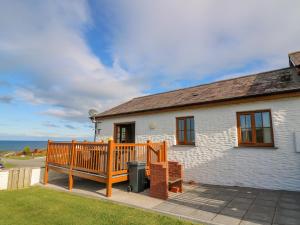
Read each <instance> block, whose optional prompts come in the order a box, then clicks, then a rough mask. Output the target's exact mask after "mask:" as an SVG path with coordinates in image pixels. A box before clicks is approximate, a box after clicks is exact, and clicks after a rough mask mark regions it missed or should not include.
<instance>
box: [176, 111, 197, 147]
mask: <svg viewBox="0 0 300 225" xmlns="http://www.w3.org/2000/svg"><path fill="white" fill-rule="evenodd" d="M176 136H177V144H179V145H193V144H195V131H194V117H180V118H176Z"/></svg>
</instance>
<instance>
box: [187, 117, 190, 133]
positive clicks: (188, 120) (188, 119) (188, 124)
mask: <svg viewBox="0 0 300 225" xmlns="http://www.w3.org/2000/svg"><path fill="white" fill-rule="evenodd" d="M190 127H191V119H190V118H187V119H186V129H187V130H189V129H190Z"/></svg>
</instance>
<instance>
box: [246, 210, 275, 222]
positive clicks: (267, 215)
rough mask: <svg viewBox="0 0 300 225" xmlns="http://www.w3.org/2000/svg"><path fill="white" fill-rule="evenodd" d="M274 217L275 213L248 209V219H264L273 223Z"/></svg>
mask: <svg viewBox="0 0 300 225" xmlns="http://www.w3.org/2000/svg"><path fill="white" fill-rule="evenodd" d="M273 217H274V213H272V212H270V211H268V212H261V211H248V212H247V213H246V215H245V217H244V218H245V219H246V220H250V221H251V220H255V221H262V222H267V223H272V221H273Z"/></svg>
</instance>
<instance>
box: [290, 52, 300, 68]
mask: <svg viewBox="0 0 300 225" xmlns="http://www.w3.org/2000/svg"><path fill="white" fill-rule="evenodd" d="M289 58H290V62H292V64H293V66H300V51H299V52H293V53H290V54H289Z"/></svg>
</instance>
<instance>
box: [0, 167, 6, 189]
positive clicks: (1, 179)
mask: <svg viewBox="0 0 300 225" xmlns="http://www.w3.org/2000/svg"><path fill="white" fill-rule="evenodd" d="M7 185H8V170H1V171H0V190H6V189H7Z"/></svg>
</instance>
